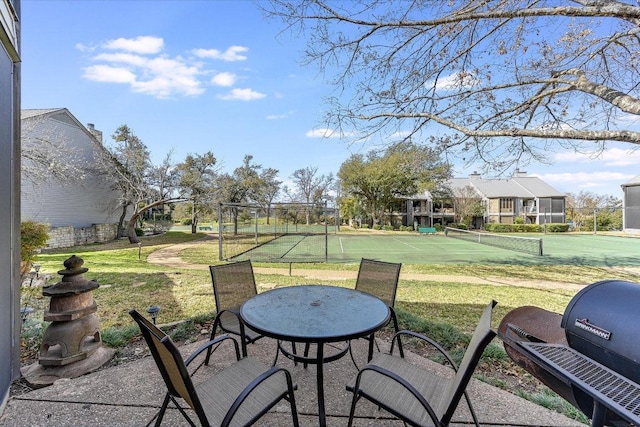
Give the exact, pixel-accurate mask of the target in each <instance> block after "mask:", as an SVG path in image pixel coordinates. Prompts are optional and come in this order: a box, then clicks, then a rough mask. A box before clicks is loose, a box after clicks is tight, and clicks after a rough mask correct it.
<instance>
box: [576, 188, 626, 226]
mask: <svg viewBox="0 0 640 427" xmlns="http://www.w3.org/2000/svg"><path fill="white" fill-rule="evenodd" d="M621 206H622V200H620V199H618V198H616V197H615V196H611V195H603V194H596V193H593V192H591V191H584V190H583V191H580V192H579V193H576V194H574V193H570V194H569V195H568V197H567V208H566V209H567V220H569V221H573V227H574V230H576V231H593V227H594V218H595V226H596V227H597V229H598V230H611V229H618V230H619V229H622V209H621Z"/></svg>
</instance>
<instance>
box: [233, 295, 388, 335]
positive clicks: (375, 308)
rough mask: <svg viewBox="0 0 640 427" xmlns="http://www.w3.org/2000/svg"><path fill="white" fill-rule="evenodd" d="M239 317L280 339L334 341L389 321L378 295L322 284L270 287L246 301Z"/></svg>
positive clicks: (371, 329)
mask: <svg viewBox="0 0 640 427" xmlns="http://www.w3.org/2000/svg"><path fill="white" fill-rule="evenodd" d="M240 315H241V316H242V319H243V320H244V321H245V322H246V324H247V325H249V326H250V327H251V328H252V329H255V330H257V331H258V332H261V333H263V334H264V335H267V336H271V337H273V338H279V339H285V340H286V339H294V340H295V341H299V342H333V341H342V340H348V339H352V338H358V337H362V336H366V335H369V334H370V333H372V332H375V331H377V330H378V329H380V328H381V327H382V326H384V325H385V324H386V323H387V322H388V321H389V316H390V311H389V307H387V305H386V304H385V303H384V302H383V301H381V300H380V299H378V298H376V297H374V296H372V295H369V294H366V293H364V292H360V291H356V290H354V289H346V288H340V287H337V286H325V285H304V286H291V287H284V288H277V289H272V290H270V291H267V292H263V293H261V294H258V295H256V296H254V297H252V298H251V299H249V300H248V301H246V302H245V303H244V304H243V305H242V307H241V308H240Z"/></svg>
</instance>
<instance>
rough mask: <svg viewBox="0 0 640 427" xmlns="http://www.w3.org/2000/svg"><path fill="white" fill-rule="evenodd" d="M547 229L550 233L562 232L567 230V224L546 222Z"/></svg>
mask: <svg viewBox="0 0 640 427" xmlns="http://www.w3.org/2000/svg"><path fill="white" fill-rule="evenodd" d="M547 231H548V232H550V233H564V232H567V231H569V224H557V223H552V224H547Z"/></svg>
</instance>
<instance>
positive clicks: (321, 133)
mask: <svg viewBox="0 0 640 427" xmlns="http://www.w3.org/2000/svg"><path fill="white" fill-rule="evenodd" d="M305 135H306V136H307V137H308V138H347V137H351V136H354V135H355V134H354V133H353V132H338V131H336V130H333V129H328V128H320V129H312V130H310V131H308V132H307V133H306V134H305Z"/></svg>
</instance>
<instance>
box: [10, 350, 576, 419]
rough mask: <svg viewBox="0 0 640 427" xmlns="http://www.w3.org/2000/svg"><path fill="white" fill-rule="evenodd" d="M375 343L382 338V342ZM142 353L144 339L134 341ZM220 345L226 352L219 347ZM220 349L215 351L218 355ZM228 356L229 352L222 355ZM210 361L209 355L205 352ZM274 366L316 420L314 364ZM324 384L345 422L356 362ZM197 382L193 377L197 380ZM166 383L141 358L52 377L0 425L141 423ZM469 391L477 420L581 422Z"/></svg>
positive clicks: (373, 412) (499, 394) (328, 372)
mask: <svg viewBox="0 0 640 427" xmlns="http://www.w3.org/2000/svg"><path fill="white" fill-rule="evenodd" d="M199 344H200V343H194V344H190V345H187V346H184V347H182V348H181V350H182V351H183V354H189V353H190V352H191V351H193V350H195V348H197V347H198V345H199ZM353 346H354V352H355V353H356V354H357V355H358V358H359V360H358V363H359V364H360V363H364V361H365V359H366V352H367V342H366V341H365V340H358V341H356V342H354V343H353ZM380 346H381V348H382V349H386V348H388V343H385V342H381V343H380ZM140 347H141V349H143V350H144V351H145V352H146V351H147V348H146V345H145V344H144V342H143V341H140ZM275 349H276V343H275V341H274V340H272V339H269V338H265V339H261V340H260V341H258V342H257V343H256V344H252V345H250V346H249V348H248V350H249V355H251V356H253V357H256V358H258V359H260V360H262V361H263V362H265V363H267V364H271V362H272V361H273V357H274V351H275ZM229 350H230V348H224V349H223V348H221V349H219V350H218V351H217V352H216V353H218V357H217V358H216V359H215V360H214V362H215V363H216V364H214V363H212V365H211V366H210V367H203V368H202V369H201V370H200V371H199V372H198V373H197V374H196V378H197V377H198V376H200V375H208V374H209V373H210V371H211V370H215V369H216V368H218V367H220V366H222V365H223V364H224V360H225V359H226V360H232V359H233V357H232V356H231V352H230V351H229ZM224 352H227V353H226V354H225V353H224ZM222 354H224V356H222V357H221V355H222ZM227 355H228V356H229V357H228V358H227V357H226V356H227ZM406 357H407V358H410V360H412V361H414V362H415V363H420V364H423V365H424V366H425V367H427V368H428V369H431V370H435V371H437V372H442V373H443V375H446V374H447V373H448V372H450V370H449V369H448V368H445V367H442V366H440V365H438V364H435V363H433V362H431V361H428V360H425V359H423V358H421V357H419V356H417V355H415V354H412V353H410V352H407V354H406ZM212 360H213V359H212ZM278 363H279V364H280V365H281V366H284V367H286V368H287V369H289V370H290V371H291V373H292V374H293V379H294V382H295V383H296V384H297V385H298V389H297V391H296V403H297V407H298V413H299V416H300V424H301V425H302V426H317V425H318V418H317V402H316V383H315V381H316V375H315V367H313V366H310V367H308V368H307V369H304V368H303V367H302V365H298V366H294V365H293V362H292V361H290V360H288V359H285V358H283V357H282V356H281V357H280V358H279V359H278ZM324 369H325V391H326V407H327V415H328V416H327V424H328V425H329V426H346V425H347V418H348V414H349V406H350V402H351V393H349V392H347V391H346V389H345V384H346V382H348V381H351V380H352V379H353V378H354V377H355V375H356V372H357V371H356V368H355V367H354V366H353V363H352V362H351V359H350V358H349V357H348V356H346V357H344V358H342V359H340V360H338V361H335V362H332V363H328V364H325V365H324ZM196 381H197V379H196ZM165 390H166V388H165V386H164V383H163V382H162V379H161V377H160V374H159V373H158V370H157V368H156V366H155V364H154V362H153V359H152V358H151V357H150V356H149V357H145V358H142V359H138V360H133V361H131V362H128V363H123V364H121V365H119V366H117V367H111V368H105V369H102V370H99V371H97V372H94V373H91V374H89V375H85V376H83V377H80V378H75V379H70V380H67V379H65V380H59V381H57V382H56V383H54V384H53V385H52V386H50V387H47V388H43V389H39V390H34V391H32V392H30V393H27V394H23V395H19V396H14V397H12V398H11V399H10V400H9V402H8V404H7V407H6V408H5V411H4V414H3V415H2V417H0V426H25V425H29V426H45V425H47V426H51V425H55V426H83V425H91V426H144V425H146V424H147V423H148V422H149V421H150V420H151V419H152V418H153V416H154V415H155V413H156V412H157V411H158V409H159V407H160V405H161V404H162V399H163V397H164V393H165ZM468 391H469V393H470V396H471V399H472V401H473V403H474V407H475V410H476V413H477V414H478V417H479V419H480V423H481V424H482V425H484V426H501V427H507V426H513V427H522V426H543V427H556V426H557V427H571V426H582V425H583V424H580V423H578V422H576V421H573V420H571V419H568V418H566V417H564V416H562V415H560V414H558V413H556V412H553V411H550V410H547V409H544V408H542V407H541V406H539V405H536V404H533V403H531V402H528V401H526V400H524V399H521V398H519V397H517V396H514V395H512V394H510V393H507V392H505V391H502V390H499V389H497V388H495V387H492V386H490V385H487V384H485V383H482V382H480V381H477V380H472V381H471V383H470V385H469V388H468ZM287 411H289V406H288V404H286V402H284V403H281V404H279V405H277V406H276V407H275V408H274V409H273V410H272V411H271V412H269V413H268V414H267V415H265V416H264V417H263V418H262V419H261V420H260V421H259V422H258V423H257V425H259V426H281V425H289V424H290V420H291V418H290V415H288V412H287ZM357 415H358V419H357V420H356V422H355V423H354V425H355V426H402V423H401V422H399V421H397V420H394V419H392V418H391V417H390V416H389V414H388V413H386V412H384V411H380V410H378V409H377V408H376V407H375V406H373V405H371V404H369V403H368V402H366V401H364V400H362V401H361V402H360V404H359V405H358V411H357ZM470 422H471V417H470V416H469V415H468V413H467V411H466V410H465V405H464V403H462V404H461V406H460V407H459V409H458V411H457V412H456V414H455V416H454V422H453V423H452V426H463V425H468V424H469V423H470ZM163 425H188V424H187V422H186V421H185V420H184V418H182V416H181V415H180V414H179V413H178V411H177V410H175V409H171V408H170V409H169V410H168V411H167V414H166V415H165V419H164V421H163Z"/></svg>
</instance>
